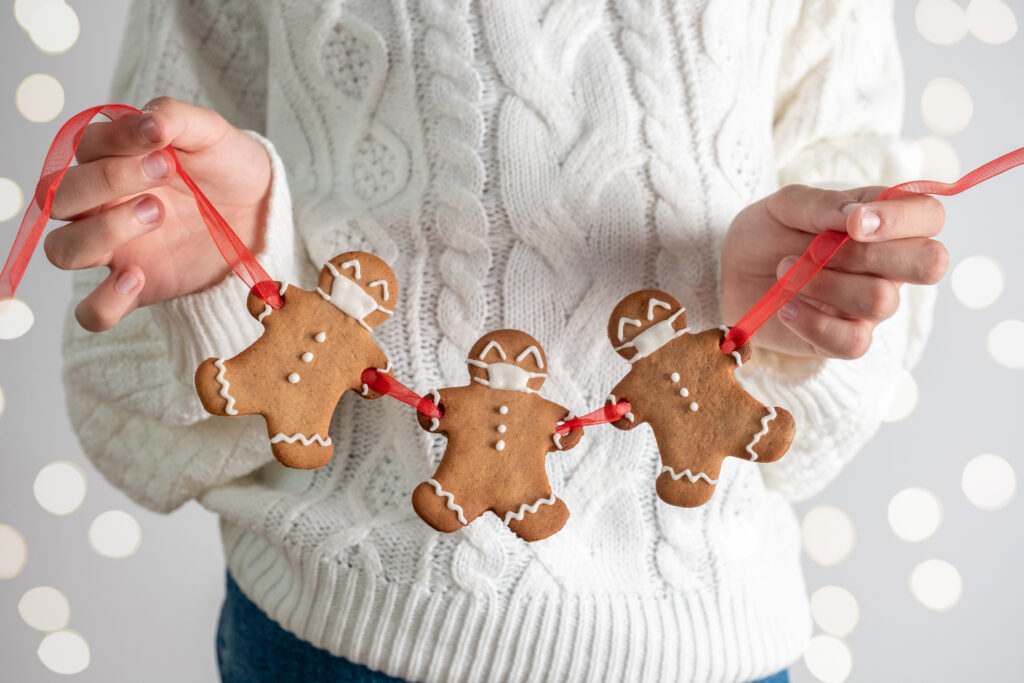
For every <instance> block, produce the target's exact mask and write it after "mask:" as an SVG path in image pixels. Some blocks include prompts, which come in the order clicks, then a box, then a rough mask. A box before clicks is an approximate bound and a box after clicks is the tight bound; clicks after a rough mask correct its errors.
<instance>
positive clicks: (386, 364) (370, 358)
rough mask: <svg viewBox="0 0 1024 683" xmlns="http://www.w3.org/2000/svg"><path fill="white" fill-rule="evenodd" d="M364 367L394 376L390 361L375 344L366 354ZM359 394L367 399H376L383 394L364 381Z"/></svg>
mask: <svg viewBox="0 0 1024 683" xmlns="http://www.w3.org/2000/svg"><path fill="white" fill-rule="evenodd" d="M366 367H368V368H373V369H374V370H376V371H377V372H381V373H384V374H385V375H390V376H392V377H394V376H395V371H394V369H393V368H392V367H391V361H390V360H388V357H387V356H386V355H385V354H384V352H383V351H381V350H380V349H379V348H378V347H377V346H376V345H374V347H373V349H372V350H371V351H370V353H368V354H367V366H366ZM359 395H360V396H362V397H363V398H365V399H367V400H369V401H376V400H377V399H378V398H380V397H381V396H383V395H384V394H382V393H380V392H377V391H374V390H373V389H371V388H370V387H369V386H368V385H367V384H366V383H365V382H364V383H362V385H361V386H360V389H359Z"/></svg>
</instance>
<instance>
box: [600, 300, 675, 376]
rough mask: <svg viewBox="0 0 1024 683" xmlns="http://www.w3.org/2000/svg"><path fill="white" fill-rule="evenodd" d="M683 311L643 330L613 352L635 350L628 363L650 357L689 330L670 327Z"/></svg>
mask: <svg viewBox="0 0 1024 683" xmlns="http://www.w3.org/2000/svg"><path fill="white" fill-rule="evenodd" d="M684 310H685V309H682V308H680V309H679V310H678V311H676V312H675V313H673V314H672V315H671V316H670V317H668V318H666V319H665V320H662V321H661V322H660V323H657V324H656V325H651V326H650V327H648V328H647V329H646V330H644V331H643V332H641V333H640V334H638V335H637V336H635V337H633V338H632V339H631V340H630V341H628V342H626V343H625V344H623V345H622V346H617V347H616V348H615V350H616V351H619V350H621V349H629V348H634V349H636V353H635V354H633V357H632V358H630V359H629V362H630V363H632V362H634V361H636V360H639V359H640V358H644V357H646V356H649V355H651V354H652V353H654V352H655V351H657V350H658V349H660V348H661V347H662V346H664V345H665V344H667V343H669V342H670V341H672V340H673V339H675V338H676V337H678V336H680V335H682V334H684V333H686V332H688V331H689V330H690V328H688V327H686V328H683V329H681V330H677V329H675V328H673V327H672V323H674V322H675V320H676V318H678V317H679V314H680V313H682V312H683V311H684Z"/></svg>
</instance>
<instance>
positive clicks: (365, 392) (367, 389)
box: [360, 383, 370, 396]
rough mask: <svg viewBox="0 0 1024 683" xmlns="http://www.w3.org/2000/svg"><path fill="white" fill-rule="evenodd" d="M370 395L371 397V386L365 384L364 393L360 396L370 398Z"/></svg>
mask: <svg viewBox="0 0 1024 683" xmlns="http://www.w3.org/2000/svg"><path fill="white" fill-rule="evenodd" d="M369 395H370V386H369V385H368V384H365V383H364V384H363V390H362V392H360V396H369Z"/></svg>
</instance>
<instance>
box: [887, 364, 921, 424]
mask: <svg viewBox="0 0 1024 683" xmlns="http://www.w3.org/2000/svg"><path fill="white" fill-rule="evenodd" d="M917 399H918V390H917V382H916V381H915V380H914V376H913V375H911V374H910V373H909V372H908V371H906V370H900V373H899V375H898V377H897V378H896V393H895V394H893V397H892V402H891V403H890V404H889V409H888V410H887V411H886V413H885V415H884V416H883V417H882V420H883V421H885V422H899V421H900V420H905V419H906V418H908V417H910V414H911V413H912V412H914V408H916V407H917Z"/></svg>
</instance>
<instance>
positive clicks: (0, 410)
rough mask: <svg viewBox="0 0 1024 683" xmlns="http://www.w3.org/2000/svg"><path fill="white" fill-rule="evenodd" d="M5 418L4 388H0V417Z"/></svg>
mask: <svg viewBox="0 0 1024 683" xmlns="http://www.w3.org/2000/svg"><path fill="white" fill-rule="evenodd" d="M3 416H4V388H3V387H0V417H3Z"/></svg>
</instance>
